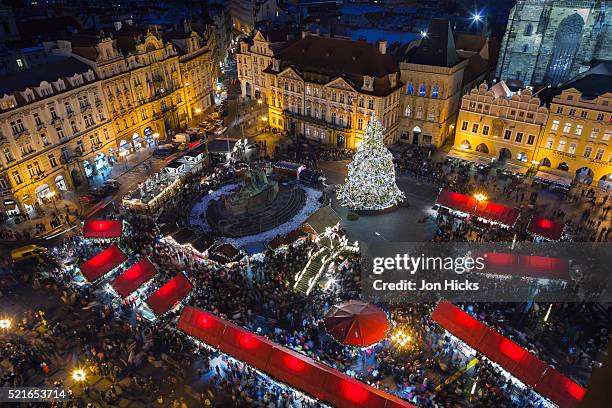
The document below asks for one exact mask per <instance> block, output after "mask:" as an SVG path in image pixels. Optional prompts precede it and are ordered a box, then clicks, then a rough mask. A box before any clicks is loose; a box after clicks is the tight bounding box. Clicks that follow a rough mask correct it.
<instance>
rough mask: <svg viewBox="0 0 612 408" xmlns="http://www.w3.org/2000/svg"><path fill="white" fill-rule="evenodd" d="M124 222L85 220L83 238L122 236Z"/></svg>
mask: <svg viewBox="0 0 612 408" xmlns="http://www.w3.org/2000/svg"><path fill="white" fill-rule="evenodd" d="M122 232H123V222H122V221H118V220H85V222H84V223H83V238H92V239H114V238H120V237H121V234H122Z"/></svg>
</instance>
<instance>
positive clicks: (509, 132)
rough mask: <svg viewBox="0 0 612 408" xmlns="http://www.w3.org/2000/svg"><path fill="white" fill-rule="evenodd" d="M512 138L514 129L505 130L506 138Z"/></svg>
mask: <svg viewBox="0 0 612 408" xmlns="http://www.w3.org/2000/svg"><path fill="white" fill-rule="evenodd" d="M511 138H512V131H511V130H506V131H505V132H504V140H510V139H511Z"/></svg>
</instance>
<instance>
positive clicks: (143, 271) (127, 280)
mask: <svg viewBox="0 0 612 408" xmlns="http://www.w3.org/2000/svg"><path fill="white" fill-rule="evenodd" d="M156 274H157V270H156V269H155V266H153V264H152V263H151V262H150V261H149V260H148V259H146V258H145V259H142V260H140V261H138V262H137V263H135V264H134V265H132V266H131V267H130V268H129V269H128V270H127V271H125V272H123V273H122V274H121V275H119V276H118V277H117V278H116V279H115V280H113V281H112V282H111V286H112V287H113V288H115V290H116V291H117V293H119V295H120V296H121V297H122V298H126V297H128V296H129V295H130V294H131V293H132V292H134V291H135V290H136V289H138V288H139V287H140V285H142V284H143V283H145V282H146V281H148V280H149V279H151V278H153V277H154V276H155V275H156Z"/></svg>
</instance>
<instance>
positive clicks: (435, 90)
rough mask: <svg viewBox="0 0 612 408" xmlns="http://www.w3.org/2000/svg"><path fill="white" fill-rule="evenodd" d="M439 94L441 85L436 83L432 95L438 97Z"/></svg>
mask: <svg viewBox="0 0 612 408" xmlns="http://www.w3.org/2000/svg"><path fill="white" fill-rule="evenodd" d="M439 94H440V87H439V86H438V85H436V86H434V87H433V90H432V91H431V97H432V98H437V97H438V95H439Z"/></svg>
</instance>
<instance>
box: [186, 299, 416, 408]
mask: <svg viewBox="0 0 612 408" xmlns="http://www.w3.org/2000/svg"><path fill="white" fill-rule="evenodd" d="M178 329H179V330H181V331H182V332H184V333H185V334H187V335H190V336H193V337H195V338H197V339H198V340H200V341H202V342H204V343H206V344H208V345H210V346H212V347H214V348H216V349H219V350H220V351H221V352H223V353H225V354H229V355H231V356H232V357H234V358H237V359H239V360H241V361H243V362H245V363H247V364H249V365H251V366H253V367H255V368H257V369H258V370H260V371H262V372H264V373H266V374H268V375H270V376H271V377H273V378H275V379H276V380H279V381H281V382H283V383H285V384H288V385H289V386H291V387H293V388H296V389H299V390H302V391H304V392H306V393H308V394H310V395H312V396H314V397H315V398H317V399H319V400H322V401H325V402H327V403H331V404H333V405H335V406H338V407H343V408H344V407H346V408H357V407H359V408H362V407H366V408H395V407H406V408H410V407H414V406H413V405H412V404H410V403H408V402H406V401H403V400H401V399H399V398H396V397H394V396H392V395H389V394H387V393H385V392H383V391H381V390H378V389H376V388H374V387H371V386H369V385H367V384H365V383H362V382H360V381H357V380H355V379H353V378H350V377H348V376H346V375H344V374H342V373H340V372H338V371H336V370H334V369H332V368H331V367H328V366H326V365H324V364H321V363H319V362H317V361H315V360H313V359H311V358H309V357H307V356H305V355H303V354H300V353H297V352H295V351H293V350H289V349H288V348H285V347H282V346H280V345H278V344H276V343H273V342H271V341H270V340H268V339H266V338H265V337H261V336H257V335H255V334H253V333H251V332H249V331H248V330H245V329H243V328H241V327H238V326H236V325H235V324H232V323H229V322H227V321H225V320H222V319H220V318H218V317H216V316H214V315H212V314H210V313H208V312H205V311H202V310H200V309H196V308H194V307H190V306H187V307H185V308H184V309H183V312H182V313H181V317H180V319H179V322H178Z"/></svg>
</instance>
